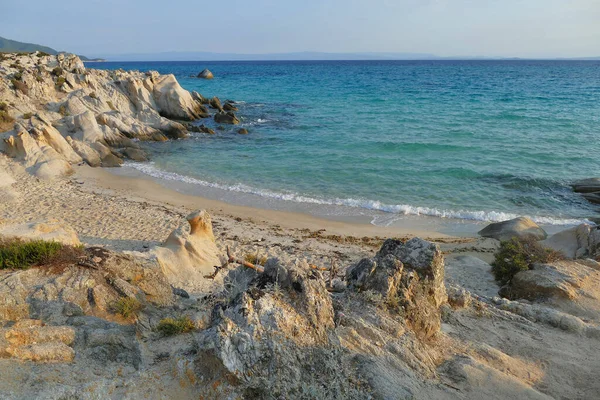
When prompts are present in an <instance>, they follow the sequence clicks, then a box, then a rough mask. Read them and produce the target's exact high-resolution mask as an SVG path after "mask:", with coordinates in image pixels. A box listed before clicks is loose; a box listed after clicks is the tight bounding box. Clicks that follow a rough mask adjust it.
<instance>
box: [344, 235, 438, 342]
mask: <svg viewBox="0 0 600 400" xmlns="http://www.w3.org/2000/svg"><path fill="white" fill-rule="evenodd" d="M346 281H347V283H348V287H349V288H352V289H354V290H358V291H367V290H369V291H373V292H376V293H379V294H381V295H382V297H383V299H384V300H385V301H386V302H387V303H390V304H393V303H399V305H400V306H402V307H403V308H404V309H405V310H406V318H407V322H408V323H409V325H411V326H412V328H413V330H414V331H415V332H416V333H417V334H418V335H421V336H423V337H426V338H429V337H432V336H434V335H435V334H436V333H437V332H438V331H439V329H440V325H441V322H440V313H439V308H440V306H441V305H442V304H444V303H445V302H446V301H447V295H446V287H445V284H444V257H443V256H442V253H441V251H440V249H439V248H438V247H437V245H436V244H434V243H431V242H427V241H425V240H422V239H419V238H414V239H411V240H409V241H407V242H406V243H403V242H401V241H399V240H393V239H388V240H386V241H385V242H384V244H383V245H382V246H381V249H380V250H379V252H377V254H376V255H375V257H374V258H372V259H369V258H367V259H363V260H361V261H360V262H359V263H358V264H356V265H354V266H352V267H350V268H349V269H348V270H347V271H346Z"/></svg>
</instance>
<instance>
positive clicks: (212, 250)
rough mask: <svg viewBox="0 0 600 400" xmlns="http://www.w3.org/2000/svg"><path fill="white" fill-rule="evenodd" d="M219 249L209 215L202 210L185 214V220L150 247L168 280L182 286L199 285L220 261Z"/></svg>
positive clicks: (189, 287)
mask: <svg viewBox="0 0 600 400" xmlns="http://www.w3.org/2000/svg"><path fill="white" fill-rule="evenodd" d="M218 253H219V251H218V249H217V246H216V244H215V238H214V236H213V231H212V223H211V219H210V215H209V214H208V213H207V212H206V211H204V210H201V211H196V212H194V213H192V214H190V215H188V216H187V222H186V223H184V224H182V225H181V226H180V227H179V228H177V229H175V230H174V231H173V232H172V233H171V234H170V235H169V237H168V238H167V240H166V241H165V243H164V244H163V245H162V246H158V247H156V248H155V249H154V250H153V254H154V255H155V256H156V258H157V260H158V262H159V264H160V266H161V268H162V271H163V273H164V274H165V276H166V277H167V279H168V280H169V282H171V284H172V285H173V286H176V287H180V288H183V289H185V290H189V289H192V290H194V289H197V288H198V287H199V286H202V285H203V282H204V281H206V279H205V278H204V276H205V275H210V274H212V273H213V272H214V267H215V266H218V265H221V261H220V259H219V257H218Z"/></svg>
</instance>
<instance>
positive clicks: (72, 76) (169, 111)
mask: <svg viewBox="0 0 600 400" xmlns="http://www.w3.org/2000/svg"><path fill="white" fill-rule="evenodd" d="M13 80H17V81H19V82H20V83H19V85H20V86H21V87H22V86H23V85H25V89H24V90H18V89H17V87H15V86H14V84H13ZM0 99H1V100H2V102H3V103H5V104H7V105H10V106H8V109H7V112H8V115H9V116H10V117H12V118H14V119H15V120H16V121H17V123H16V124H15V127H14V129H13V130H12V131H9V132H5V133H3V134H0V139H2V141H1V144H0V151H3V152H5V153H6V154H7V155H9V156H10V157H13V158H16V159H18V160H20V161H22V162H23V163H24V164H25V166H26V167H27V168H28V171H29V172H30V173H32V174H35V175H36V176H38V177H40V178H54V177H58V176H64V175H68V174H70V173H71V172H72V169H71V167H70V164H77V163H80V162H82V160H83V161H85V162H86V163H88V164H90V165H92V166H99V165H104V163H103V162H102V163H101V162H99V161H98V158H99V159H100V161H104V159H105V158H107V161H106V165H110V166H118V165H120V164H121V161H118V160H115V157H116V156H115V155H114V154H118V153H114V154H111V155H108V154H106V151H104V150H99V149H98V147H97V146H92V144H95V143H100V144H102V145H104V146H109V147H117V148H129V147H133V148H137V147H138V146H137V145H136V144H135V143H134V141H132V139H140V140H159V141H163V140H167V139H168V138H183V137H185V136H187V135H188V133H187V130H186V127H185V126H184V125H182V124H181V123H179V122H176V121H172V120H170V119H168V118H175V119H178V120H186V121H191V120H195V119H198V118H200V117H207V116H208V115H207V114H206V112H204V111H203V110H204V109H203V106H202V104H201V101H199V100H198V98H195V97H193V96H192V95H191V94H190V93H189V92H188V91H186V90H185V89H183V88H182V87H181V86H180V85H179V83H178V82H177V80H176V79H175V77H174V76H173V75H160V74H158V73H157V72H148V73H141V72H137V71H131V72H125V71H122V70H119V71H102V70H86V69H85V66H84V64H83V62H81V60H80V59H79V58H78V57H77V56H75V55H68V54H61V55H58V56H44V55H40V54H38V53H32V54H19V55H17V54H9V55H7V56H4V58H3V59H2V61H0ZM28 114H33V115H28ZM25 116H26V117H27V118H25ZM68 136H70V137H71V139H72V140H73V141H71V142H69V141H68V139H67V137H68ZM73 143H75V146H73ZM90 149H92V150H95V152H96V153H100V154H97V155H96V154H94V153H93V152H92V151H90ZM139 153H140V152H139V151H138V152H135V154H137V155H139ZM121 154H123V155H125V156H126V155H127V154H133V153H132V152H127V151H124V152H121ZM137 158H138V159H139V158H143V157H137Z"/></svg>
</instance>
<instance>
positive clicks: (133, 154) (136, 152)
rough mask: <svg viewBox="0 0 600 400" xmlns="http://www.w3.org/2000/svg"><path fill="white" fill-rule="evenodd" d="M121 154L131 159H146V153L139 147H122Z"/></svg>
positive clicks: (139, 160)
mask: <svg viewBox="0 0 600 400" xmlns="http://www.w3.org/2000/svg"><path fill="white" fill-rule="evenodd" d="M123 155H124V156H125V157H127V158H129V159H130V160H133V161H138V162H143V161H148V155H147V154H146V152H145V151H143V150H140V149H133V148H131V147H127V148H125V149H123Z"/></svg>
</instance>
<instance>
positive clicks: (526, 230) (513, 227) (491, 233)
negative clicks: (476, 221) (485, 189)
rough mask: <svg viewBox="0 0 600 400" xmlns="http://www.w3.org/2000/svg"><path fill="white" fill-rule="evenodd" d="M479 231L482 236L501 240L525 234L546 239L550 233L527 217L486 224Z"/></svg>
mask: <svg viewBox="0 0 600 400" xmlns="http://www.w3.org/2000/svg"><path fill="white" fill-rule="evenodd" d="M477 233H478V234H479V235H480V236H483V237H488V238H493V239H498V240H501V241H503V240H509V239H511V238H513V237H524V236H534V237H535V238H536V239H538V240H544V239H546V238H547V237H548V234H547V233H546V232H545V231H544V230H543V229H542V228H540V227H539V226H538V225H537V224H536V223H535V222H533V221H532V220H531V219H529V218H526V217H519V218H515V219H511V220H508V221H503V222H496V223H493V224H490V225H488V226H486V227H485V228H483V229H482V230H480V231H479V232H477Z"/></svg>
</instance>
